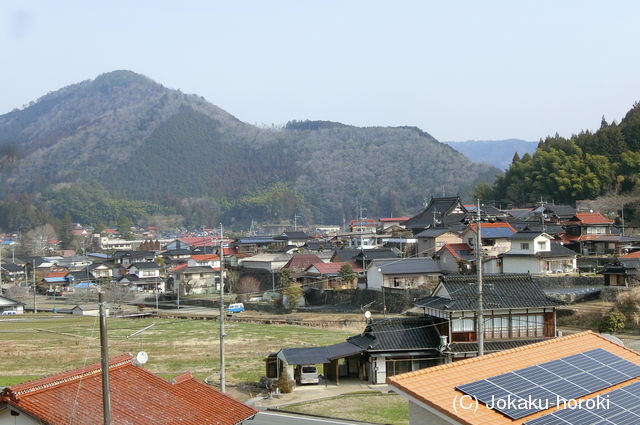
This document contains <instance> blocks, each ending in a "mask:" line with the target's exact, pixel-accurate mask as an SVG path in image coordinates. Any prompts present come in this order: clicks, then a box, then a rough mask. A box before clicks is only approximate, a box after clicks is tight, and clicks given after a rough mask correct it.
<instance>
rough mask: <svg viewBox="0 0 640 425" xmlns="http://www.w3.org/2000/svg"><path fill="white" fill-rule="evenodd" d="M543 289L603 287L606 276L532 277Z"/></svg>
mask: <svg viewBox="0 0 640 425" xmlns="http://www.w3.org/2000/svg"><path fill="white" fill-rule="evenodd" d="M532 278H533V281H534V282H536V283H537V284H539V285H540V286H541V287H542V289H551V288H573V287H576V286H602V285H604V276H601V275H600V276H532Z"/></svg>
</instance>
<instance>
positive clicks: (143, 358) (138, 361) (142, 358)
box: [133, 351, 149, 366]
mask: <svg viewBox="0 0 640 425" xmlns="http://www.w3.org/2000/svg"><path fill="white" fill-rule="evenodd" d="M147 360H149V355H148V354H147V353H146V352H145V351H140V352H139V353H138V354H136V358H135V359H133V364H134V365H136V366H141V365H143V364H145V363H146V362H147Z"/></svg>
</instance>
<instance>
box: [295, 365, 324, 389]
mask: <svg viewBox="0 0 640 425" xmlns="http://www.w3.org/2000/svg"><path fill="white" fill-rule="evenodd" d="M298 381H299V382H300V383H301V384H318V383H319V382H320V379H319V377H318V368H316V366H315V365H312V364H308V365H302V366H300V376H299V378H298Z"/></svg>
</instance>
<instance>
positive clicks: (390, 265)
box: [372, 257, 441, 275]
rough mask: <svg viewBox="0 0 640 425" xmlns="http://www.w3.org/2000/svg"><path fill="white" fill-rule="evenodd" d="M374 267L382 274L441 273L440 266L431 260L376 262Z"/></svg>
mask: <svg viewBox="0 0 640 425" xmlns="http://www.w3.org/2000/svg"><path fill="white" fill-rule="evenodd" d="M372 267H378V268H380V270H381V273H382V274H386V275H391V274H393V275H395V274H417V273H440V271H441V270H440V266H438V264H437V263H436V262H435V261H433V260H432V259H431V258H427V257H419V258H403V259H400V260H374V261H373V266H372Z"/></svg>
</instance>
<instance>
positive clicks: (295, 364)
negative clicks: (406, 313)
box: [266, 316, 447, 384]
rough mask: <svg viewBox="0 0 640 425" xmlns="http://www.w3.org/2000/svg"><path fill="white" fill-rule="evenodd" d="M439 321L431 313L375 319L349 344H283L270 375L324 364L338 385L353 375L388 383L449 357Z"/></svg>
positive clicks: (273, 357)
mask: <svg viewBox="0 0 640 425" xmlns="http://www.w3.org/2000/svg"><path fill="white" fill-rule="evenodd" d="M439 321H440V320H439V319H435V318H431V317H426V316H425V317H420V316H417V317H416V316H413V317H389V318H381V319H372V320H370V321H369V322H368V323H367V325H366V326H365V328H364V330H363V331H362V333H360V334H358V335H354V336H351V337H349V338H347V340H346V341H345V342H341V343H338V344H333V345H328V346H319V347H294V348H283V349H281V350H280V351H278V352H277V353H273V354H271V355H270V356H269V358H267V359H266V360H267V376H269V377H278V376H280V374H282V373H286V374H288V375H289V376H290V377H291V378H292V379H293V378H294V377H296V376H297V375H298V372H299V370H300V368H301V367H304V366H305V365H316V364H322V365H323V371H322V374H323V375H324V376H325V377H326V378H327V379H328V380H330V381H333V382H336V383H339V382H340V380H341V379H345V378H351V379H358V380H361V381H367V382H369V383H371V384H383V383H384V382H385V379H386V377H388V376H393V375H396V374H400V373H404V372H408V371H414V370H419V369H422V368H425V367H430V366H435V365H439V364H442V363H443V362H445V361H447V357H446V355H443V354H442V352H441V348H442V347H441V344H442V339H441V338H440V333H439V331H438V326H437V324H438V322H439ZM269 365H272V366H271V367H269Z"/></svg>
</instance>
